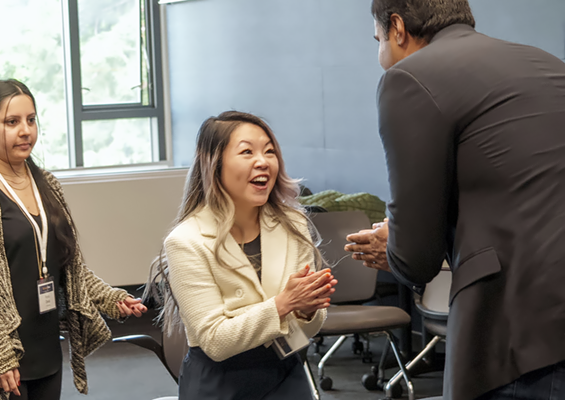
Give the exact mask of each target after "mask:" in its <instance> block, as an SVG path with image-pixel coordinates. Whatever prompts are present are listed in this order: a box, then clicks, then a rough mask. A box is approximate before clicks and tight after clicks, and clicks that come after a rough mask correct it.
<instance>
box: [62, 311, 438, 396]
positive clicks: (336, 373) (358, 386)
mask: <svg viewBox="0 0 565 400" xmlns="http://www.w3.org/2000/svg"><path fill="white" fill-rule="evenodd" d="M153 316H154V315H153V314H152V313H148V314H147V315H145V316H144V317H142V318H139V319H135V318H131V319H129V320H128V321H126V322H125V323H123V324H120V323H116V322H113V321H111V322H110V323H109V325H110V328H111V329H112V333H113V336H114V337H117V336H122V335H129V334H141V333H143V334H148V335H151V336H153V337H154V338H155V339H157V340H160V331H159V329H158V328H156V327H154V326H153V325H152V318H153ZM415 339H418V338H415ZM334 340H335V339H332V338H328V339H326V340H325V343H324V346H323V347H322V349H321V351H322V352H324V351H326V350H327V349H328V348H329V346H330V345H331V344H332V343H333V341H334ZM384 340H385V339H384V338H383V337H376V338H372V339H371V343H370V346H371V351H372V352H373V361H374V363H378V360H379V357H380V349H381V348H382V346H383V344H384ZM352 341H353V340H352V339H348V340H347V341H346V342H345V343H344V345H343V346H342V347H341V348H340V349H339V350H338V351H337V352H336V354H335V355H334V356H333V358H331V359H330V361H329V362H328V364H327V365H326V370H325V372H326V375H327V376H330V377H331V378H332V380H333V388H332V390H329V391H326V392H324V391H321V390H320V398H321V400H345V399H352V400H369V399H370V400H379V399H384V398H385V397H386V396H385V395H384V393H383V392H380V391H368V390H367V389H365V388H364V387H363V385H362V383H361V378H362V376H363V375H364V374H367V373H369V372H370V371H371V365H373V364H364V363H363V362H362V360H361V356H360V355H355V354H353V352H352V350H351V343H352ZM414 342H415V343H416V344H417V342H418V340H415V341H414ZM67 343H68V342H67V341H66V340H65V341H64V343H63V349H64V350H63V351H64V366H63V368H64V371H63V394H62V399H63V400H75V399H76V400H78V399H85V397H84V396H83V395H81V394H79V393H78V392H77V390H76V389H75V388H74V386H73V383H72V374H71V371H70V365H69V361H68V344H67ZM308 359H309V361H310V364H311V366H312V370H313V374H314V376H316V377H317V363H318V361H319V356H317V355H315V354H314V348H313V346H312V347H311V348H310V349H309V353H308ZM391 361H392V360H391ZM389 364H392V363H389ZM86 370H87V374H88V383H89V394H88V397H86V399H88V400H107V399H108V400H109V399H112V400H115V399H128V400H130V399H131V400H152V399H155V398H158V397H162V396H174V395H176V390H177V388H176V384H175V382H174V381H173V379H172V378H171V377H170V375H169V374H168V372H167V371H166V370H165V368H164V367H163V366H162V364H161V362H160V361H159V359H158V358H157V357H156V356H155V355H154V354H153V353H151V352H150V351H148V350H145V349H142V348H139V347H137V346H134V345H131V344H127V343H107V344H106V345H104V346H103V347H102V348H101V349H99V350H98V351H97V352H95V353H94V354H92V355H91V356H89V357H88V358H87V360H86ZM396 370H397V368H390V369H388V370H387V377H390V376H391V375H393V374H394V373H395V372H396ZM442 377H443V374H442V373H441V372H433V373H427V374H423V375H420V376H418V377H415V378H413V385H414V388H415V393H416V398H418V399H419V398H425V397H431V396H438V395H441V385H442ZM407 398H408V397H407V395H406V390H404V396H403V397H402V399H407Z"/></svg>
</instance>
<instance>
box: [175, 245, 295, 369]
mask: <svg viewBox="0 0 565 400" xmlns="http://www.w3.org/2000/svg"><path fill="white" fill-rule="evenodd" d="M165 250H166V253H167V260H168V263H169V273H170V284H171V289H172V291H173V293H174V296H175V299H176V301H177V303H178V306H179V311H180V314H181V318H182V320H183V321H184V322H185V325H186V329H187V332H188V333H189V337H190V336H193V337H196V338H198V341H199V343H198V344H199V346H200V347H201V348H202V350H203V351H204V352H205V353H206V355H208V356H209V357H210V358H211V359H213V360H214V361H223V360H225V359H227V358H229V357H232V356H234V355H236V354H239V353H242V352H244V351H247V350H250V349H252V348H255V347H257V346H260V345H262V344H264V343H267V342H269V341H271V340H273V339H275V338H277V337H279V336H283V335H285V334H287V333H288V323H287V322H286V320H285V321H283V322H282V323H281V321H280V317H279V314H278V311H277V307H276V304H275V299H274V297H272V298H270V299H268V300H266V301H264V302H261V303H257V304H253V305H250V306H247V307H246V308H245V310H242V311H243V312H242V313H241V314H239V315H237V316H234V317H228V316H226V315H225V313H224V309H225V304H224V299H223V296H222V293H221V291H220V288H219V287H218V285H217V284H216V281H215V279H214V276H213V274H212V271H211V269H210V268H211V266H210V265H209V263H208V262H207V257H206V255H205V254H204V253H205V250H204V248H203V247H202V246H199V245H198V244H197V243H191V242H190V241H189V240H184V239H181V238H179V237H171V236H169V238H167V240H166V241H165ZM235 284H236V283H234V285H235Z"/></svg>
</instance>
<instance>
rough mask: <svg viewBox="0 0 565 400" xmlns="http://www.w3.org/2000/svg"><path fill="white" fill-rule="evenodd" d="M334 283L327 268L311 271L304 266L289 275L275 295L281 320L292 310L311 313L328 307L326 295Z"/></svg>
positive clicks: (331, 291)
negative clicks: (280, 290) (284, 285)
mask: <svg viewBox="0 0 565 400" xmlns="http://www.w3.org/2000/svg"><path fill="white" fill-rule="evenodd" d="M336 284H337V280H335V279H333V276H332V274H331V273H330V270H329V269H324V270H321V271H318V272H313V273H311V272H310V267H308V266H306V267H305V268H303V269H302V270H300V271H298V272H296V273H294V274H292V275H290V277H289V278H288V282H287V284H286V287H285V288H284V290H283V291H282V292H281V293H280V294H278V295H277V296H276V297H275V303H276V305H277V310H278V312H279V316H280V317H281V320H282V319H283V318H284V317H286V315H288V314H289V313H291V312H292V311H301V312H303V313H305V314H312V313H313V312H315V311H316V310H319V309H322V308H327V307H329V306H330V299H329V297H328V296H329V295H331V294H332V293H333V292H334V291H335V289H334V288H333V286H335V285H336Z"/></svg>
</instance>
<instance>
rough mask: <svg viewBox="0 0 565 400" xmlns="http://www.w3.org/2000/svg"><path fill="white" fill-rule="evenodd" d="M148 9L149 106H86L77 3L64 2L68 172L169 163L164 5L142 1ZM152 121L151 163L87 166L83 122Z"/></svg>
mask: <svg viewBox="0 0 565 400" xmlns="http://www.w3.org/2000/svg"><path fill="white" fill-rule="evenodd" d="M141 2H143V4H144V6H145V14H146V22H145V33H146V42H147V49H146V50H147V53H148V58H149V65H148V70H149V81H148V84H149V87H150V89H149V104H148V105H142V104H135V103H134V104H105V105H86V106H85V105H83V104H82V103H83V99H82V71H81V65H80V33H79V32H80V31H79V23H80V21H79V16H78V0H61V6H62V14H63V54H64V66H65V68H64V69H65V73H64V75H65V99H66V105H67V132H68V134H67V145H68V153H69V168H68V169H71V170H73V169H75V170H76V169H100V168H107V167H118V168H119V167H132V166H136V165H139V166H142V165H145V166H147V165H154V164H163V163H165V162H167V161H168V157H167V153H168V152H167V142H168V140H167V137H166V132H165V125H166V124H165V104H164V103H165V102H164V86H163V60H162V53H163V51H162V39H161V22H162V21H161V16H160V13H161V8H160V7H161V6H159V4H158V2H157V1H156V0H140V4H141ZM127 118H152V119H154V121H156V123H155V126H156V132H154V135H153V138H152V142H151V146H152V159H153V161H152V162H151V163H144V164H120V165H107V166H100V167H92V168H88V167H84V147H83V138H82V123H83V122H84V121H98V120H112V119H127Z"/></svg>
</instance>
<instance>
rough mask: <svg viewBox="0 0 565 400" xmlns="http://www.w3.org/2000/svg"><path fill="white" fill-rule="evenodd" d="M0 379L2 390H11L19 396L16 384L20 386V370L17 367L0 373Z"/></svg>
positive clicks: (7, 391)
mask: <svg viewBox="0 0 565 400" xmlns="http://www.w3.org/2000/svg"><path fill="white" fill-rule="evenodd" d="M0 381H2V389H4V392H6V393H10V392H12V393H14V394H15V395H16V396H20V389H18V386H20V371H19V370H18V369H17V368H14V369H13V370H11V371H8V372H6V373H4V374H2V375H0Z"/></svg>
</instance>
